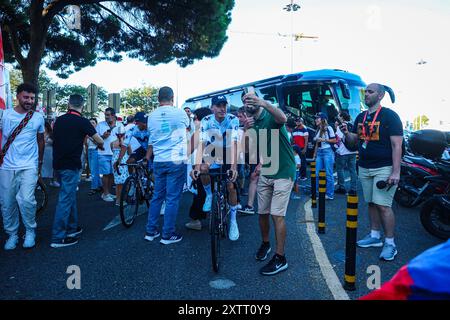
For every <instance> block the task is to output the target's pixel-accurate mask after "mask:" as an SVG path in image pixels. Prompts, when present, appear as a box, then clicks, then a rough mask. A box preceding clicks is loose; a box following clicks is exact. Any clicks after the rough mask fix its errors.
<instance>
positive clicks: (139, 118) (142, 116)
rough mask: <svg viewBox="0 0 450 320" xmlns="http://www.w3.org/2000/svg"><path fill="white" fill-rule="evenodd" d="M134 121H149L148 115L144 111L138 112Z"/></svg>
mask: <svg viewBox="0 0 450 320" xmlns="http://www.w3.org/2000/svg"><path fill="white" fill-rule="evenodd" d="M134 121H135V122H142V123H147V116H146V115H145V113H144V112H141V111H140V112H136V115H135V116H134Z"/></svg>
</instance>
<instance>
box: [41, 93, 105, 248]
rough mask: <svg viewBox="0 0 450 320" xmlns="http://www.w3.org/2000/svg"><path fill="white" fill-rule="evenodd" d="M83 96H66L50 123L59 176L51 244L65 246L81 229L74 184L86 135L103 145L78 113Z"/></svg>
mask: <svg viewBox="0 0 450 320" xmlns="http://www.w3.org/2000/svg"><path fill="white" fill-rule="evenodd" d="M83 104H84V99H83V97H82V96H81V95H79V94H73V95H71V96H70V97H69V107H68V111H67V113H66V114H65V115H62V116H60V117H59V118H58V119H57V120H56V122H55V125H54V127H53V135H54V142H53V169H55V170H56V171H57V173H58V176H59V178H60V180H61V188H60V189H59V196H58V202H57V204H56V209H55V217H54V220H53V228H52V239H51V244H50V246H51V247H52V248H60V247H66V246H70V245H73V244H76V243H77V242H78V236H79V235H80V234H81V232H82V231H83V229H82V228H81V227H79V226H78V211H77V193H76V190H77V186H78V182H79V181H80V174H81V172H80V170H81V151H82V149H83V142H84V139H85V137H86V135H88V136H89V137H92V139H93V141H94V142H95V143H96V144H97V145H98V146H99V149H100V150H101V149H103V143H104V141H103V139H102V138H101V137H100V136H99V134H98V133H97V132H96V131H95V129H94V127H93V126H92V124H91V123H90V121H89V120H88V119H86V118H84V117H82V115H81V112H82V109H83Z"/></svg>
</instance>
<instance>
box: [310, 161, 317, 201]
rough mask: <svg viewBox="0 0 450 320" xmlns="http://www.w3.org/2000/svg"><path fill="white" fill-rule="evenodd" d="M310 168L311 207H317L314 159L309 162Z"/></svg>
mask: <svg viewBox="0 0 450 320" xmlns="http://www.w3.org/2000/svg"><path fill="white" fill-rule="evenodd" d="M310 170H311V208H317V193H316V162H315V161H312V162H311V165H310Z"/></svg>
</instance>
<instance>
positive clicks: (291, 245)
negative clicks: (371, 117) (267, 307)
mask: <svg viewBox="0 0 450 320" xmlns="http://www.w3.org/2000/svg"><path fill="white" fill-rule="evenodd" d="M88 188H89V184H88V183H87V182H81V184H80V190H79V192H78V205H79V221H80V225H81V226H82V227H83V229H84V232H83V234H82V236H81V240H80V242H79V243H78V244H76V245H74V246H71V247H66V248H59V249H53V248H50V246H49V245H50V234H51V225H52V221H53V215H54V208H55V200H56V197H57V189H52V188H49V190H50V201H49V205H48V207H47V210H46V211H45V213H44V214H43V216H41V217H40V218H39V220H38V229H37V236H38V238H37V246H36V247H35V248H34V249H31V250H24V249H22V248H21V247H20V246H18V248H17V249H16V250H13V251H10V252H6V251H4V250H3V249H0V299H56V300H58V299H69V300H71V299H83V300H84V299H133V300H135V299H136V300H137V299H146V300H166V299H171V300H173V299H175V300H178V299H188V300H191V299H192V300H223V299H230V300H234V299H238V300H329V299H335V298H336V297H338V298H341V299H343V298H344V299H345V298H346V294H348V298H350V299H356V298H358V297H360V296H362V295H364V294H366V293H368V292H370V289H369V288H368V287H367V285H366V283H367V279H368V277H369V276H370V274H368V273H367V268H368V267H369V266H371V265H375V266H379V268H380V271H381V281H382V282H385V281H386V280H388V279H390V278H391V277H392V276H393V275H394V274H395V272H396V271H397V270H398V269H399V268H400V267H401V266H402V265H404V264H406V263H407V262H408V261H409V260H410V259H412V258H413V257H415V256H416V255H418V254H419V253H421V252H423V251H424V250H426V249H428V248H430V247H432V246H434V245H437V244H438V243H440V240H438V239H436V238H434V237H432V236H431V235H429V234H427V233H426V231H425V230H424V229H423V227H422V226H421V224H420V221H419V214H418V209H404V208H401V207H398V206H397V205H394V210H395V213H396V217H397V230H396V231H397V237H396V242H397V246H398V250H399V254H398V256H397V257H396V259H395V261H393V262H381V261H380V260H379V259H378V255H379V253H380V249H378V248H376V249H358V250H357V278H356V279H357V283H356V288H357V290H356V291H354V292H347V293H345V291H344V290H342V288H341V286H340V283H342V282H343V279H344V262H345V212H346V211H345V210H346V197H345V196H342V195H337V196H336V198H335V200H333V201H327V202H326V224H327V227H326V233H325V234H324V235H320V236H319V239H320V241H312V240H311V239H312V238H311V230H315V222H313V220H311V219H309V218H308V215H307V213H308V210H306V213H305V206H306V208H308V206H309V203H308V201H309V197H308V196H307V195H304V196H302V199H301V200H295V201H294V200H291V201H290V203H289V208H288V214H287V220H286V223H287V234H288V235H287V243H286V257H287V259H288V263H289V268H288V270H287V271H285V272H282V273H280V274H277V275H275V276H272V277H267V276H262V275H260V274H259V272H258V271H259V269H260V268H261V267H262V266H263V265H264V263H265V262H258V261H256V260H255V258H254V254H255V251H256V249H257V248H258V246H259V244H260V241H261V239H260V234H259V227H258V218H257V215H253V216H239V218H238V223H239V229H240V238H239V240H238V241H236V242H232V241H229V240H228V239H226V240H225V241H223V242H222V251H223V259H222V265H221V269H220V270H219V272H218V273H215V272H213V271H212V268H211V262H210V245H209V244H210V243H209V233H208V228H207V223H206V221H205V222H204V228H203V230H202V231H193V230H187V229H186V228H185V227H184V223H186V222H187V221H188V220H189V217H188V208H189V206H190V202H191V201H192V195H191V194H190V193H189V192H187V193H184V194H183V199H182V202H181V206H180V213H179V216H178V223H177V228H178V231H179V232H180V233H181V234H182V235H183V240H182V241H181V242H179V243H176V244H172V245H166V246H164V245H162V244H160V243H159V241H156V240H155V241H153V242H146V241H144V239H143V237H144V232H145V225H146V219H147V215H146V214H143V215H141V216H139V217H138V218H137V220H136V222H135V224H134V225H133V226H132V227H131V228H129V229H126V228H124V227H123V226H122V225H120V224H118V225H116V226H114V227H111V228H108V229H107V230H104V229H105V227H107V226H108V225H109V226H111V223H112V224H114V222H115V221H117V217H118V207H115V206H114V205H113V204H112V203H106V202H104V201H102V200H101V199H100V196H99V195H95V196H88V195H87V192H88ZM359 207H360V210H359V217H358V219H359V230H358V238H360V237H362V236H364V235H365V234H366V232H367V231H368V219H367V206H366V205H365V204H364V201H363V200H362V196H361V198H360V205H359ZM144 209H145V208H143V209H142V210H144ZM144 211H145V210H144ZM144 213H145V212H144ZM312 213H313V215H314V217H315V219H314V220H317V210H316V209H315V210H313V212H312ZM162 218H163V217H161V219H162ZM308 226H309V228H310V232H309V234H308V231H307V228H308ZM21 233H23V230H22V229H21ZM271 236H272V239H273V241H272V248H273V249H274V245H275V243H274V235H273V234H272V235H271ZM5 240H6V235H5V234H4V233H3V232H2V233H1V235H0V243H1V244H2V246H3V244H4V242H5ZM317 240H318V239H317ZM20 245H21V243H20ZM320 247H323V248H324V251H320ZM317 257H319V258H317ZM320 257H322V259H321V258H320ZM324 257H326V259H325V260H328V261H329V262H330V265H329V268H327V265H326V264H324V262H323V258H324ZM317 259H319V261H318V260H317ZM72 265H76V266H78V267H79V268H80V274H81V282H80V283H81V289H74V290H70V289H68V287H67V279H68V278H69V276H70V275H71V274H68V273H66V271H67V268H68V267H69V266H72ZM333 278H334V280H336V279H337V280H338V282H337V284H338V287H339V288H337V289H336V281H335V283H334V285H335V286H334V287H333V283H332V282H331V283H330V281H329V279H333ZM339 282H340V283H339ZM330 288H331V289H330Z"/></svg>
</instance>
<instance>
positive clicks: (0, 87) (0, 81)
mask: <svg viewBox="0 0 450 320" xmlns="http://www.w3.org/2000/svg"><path fill="white" fill-rule="evenodd" d="M4 72H5V62H4V61H3V40H2V29H1V28H0V109H3V110H4V109H6V103H5V101H6V92H5V76H4V74H3V73H4Z"/></svg>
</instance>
